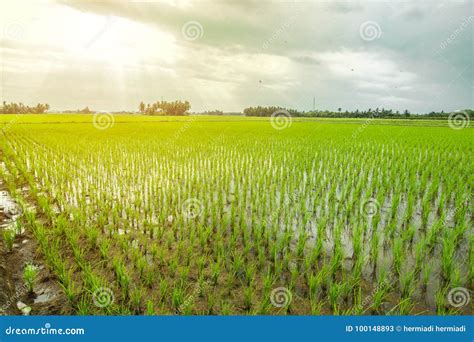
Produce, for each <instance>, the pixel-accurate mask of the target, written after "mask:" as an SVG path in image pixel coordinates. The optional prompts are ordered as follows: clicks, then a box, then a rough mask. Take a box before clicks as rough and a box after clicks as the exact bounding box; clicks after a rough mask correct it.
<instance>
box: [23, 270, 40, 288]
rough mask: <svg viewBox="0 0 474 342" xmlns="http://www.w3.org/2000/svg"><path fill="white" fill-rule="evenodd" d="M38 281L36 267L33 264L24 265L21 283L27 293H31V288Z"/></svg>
mask: <svg viewBox="0 0 474 342" xmlns="http://www.w3.org/2000/svg"><path fill="white" fill-rule="evenodd" d="M37 279H38V267H37V266H35V265H33V264H26V266H25V268H24V269H23V281H24V282H25V285H26V288H27V289H28V292H29V293H33V288H34V286H35V285H36V281H37Z"/></svg>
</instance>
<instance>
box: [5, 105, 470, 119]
mask: <svg viewBox="0 0 474 342" xmlns="http://www.w3.org/2000/svg"><path fill="white" fill-rule="evenodd" d="M49 108H50V107H49V104H41V103H38V104H37V105H36V106H34V107H30V106H25V105H24V104H23V103H13V102H12V103H6V102H5V101H3V106H2V107H0V113H3V114H42V113H44V112H46V111H48V110H49ZM190 109H191V104H190V103H189V102H188V101H169V102H168V101H158V102H155V103H149V104H145V103H144V102H143V101H142V102H140V105H139V106H138V111H139V113H141V114H143V115H170V116H184V115H189V114H190V113H189V110H190ZM462 112H463V113H465V114H466V115H467V116H468V117H469V118H471V119H474V110H472V109H465V110H462ZM57 113H78V114H92V113H95V111H94V110H91V109H89V107H88V106H86V107H84V108H83V109H76V110H65V111H62V112H59V111H58V112H57ZM114 113H122V114H127V113H129V112H127V111H120V112H114ZM242 114H243V115H244V116H256V117H271V116H272V115H273V116H274V115H282V114H283V115H287V116H292V117H307V118H385V119H410V118H412V119H447V118H448V117H449V115H450V114H451V112H444V111H440V112H430V113H426V114H424V113H421V114H420V113H410V111H408V110H404V111H403V112H400V111H398V110H397V111H394V110H392V109H385V108H381V109H380V108H375V109H372V108H369V109H368V110H355V111H348V110H344V111H343V110H342V108H338V110H337V111H330V110H312V111H298V110H295V109H291V108H284V107H279V106H257V107H247V108H245V109H244V110H243V111H242V113H227V112H226V113H224V112H223V111H222V110H218V109H216V110H208V111H204V112H199V113H194V114H193V115H216V116H220V115H242Z"/></svg>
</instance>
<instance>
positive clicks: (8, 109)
mask: <svg viewBox="0 0 474 342" xmlns="http://www.w3.org/2000/svg"><path fill="white" fill-rule="evenodd" d="M47 110H49V104H47V103H45V104H42V103H38V104H37V105H36V106H34V107H30V106H25V105H24V104H23V103H21V102H20V103H15V102H11V103H7V102H6V101H3V104H2V107H1V108H0V113H3V114H42V113H44V112H46V111H47Z"/></svg>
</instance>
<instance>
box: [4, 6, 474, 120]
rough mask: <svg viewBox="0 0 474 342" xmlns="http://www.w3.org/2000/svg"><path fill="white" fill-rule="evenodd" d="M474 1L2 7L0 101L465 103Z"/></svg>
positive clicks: (76, 104) (214, 105)
mask: <svg viewBox="0 0 474 342" xmlns="http://www.w3.org/2000/svg"><path fill="white" fill-rule="evenodd" d="M473 6H474V2H472V1H469V0H466V1H463V0H447V1H443V0H437V1H434V0H433V1H417V0H412V1H407V0H405V1H377V0H373V1H281V0H275V1H258V0H256V1H250V0H246V1H244V0H242V1H238V0H234V1H230V0H228V1H225V0H213V1H204V0H202V1H200V0H194V1H193V0H183V1H178V0H175V1H174V0H161V1H145V0H143V1H132V0H129V1H120V0H113V1H112V0H110V1H106V0H102V1H94V0H87V1H84V0H76V1H67V0H28V1H24V0H17V1H1V2H0V28H2V32H1V34H2V35H1V36H0V39H1V40H0V58H1V62H0V65H1V80H0V81H1V83H0V88H1V89H0V98H1V100H2V101H3V100H5V101H7V102H23V103H24V104H36V103H38V102H41V103H49V104H50V106H51V108H52V109H57V110H66V109H79V108H84V107H85V106H89V107H90V108H91V109H93V110H97V111H119V110H127V111H128V110H137V109H138V104H139V103H140V101H144V102H145V103H151V102H156V101H158V100H162V99H163V100H188V101H190V103H191V111H195V112H200V111H205V110H215V109H220V110H223V111H229V112H239V111H242V110H243V109H244V108H246V107H249V106H257V105H262V106H266V105H274V106H282V107H286V108H293V109H297V110H305V111H308V110H312V109H313V108H314V109H317V110H326V109H327V110H337V109H338V108H342V110H355V109H359V110H365V109H368V108H376V107H379V108H391V109H393V110H399V111H403V110H405V109H408V110H409V111H410V112H412V113H427V112H430V111H441V110H444V111H445V112H451V111H455V110H460V109H467V108H474V105H473V98H474V96H473V95H474V93H473V84H474V83H473V64H474V62H473V61H474V58H473V51H474V50H473V48H474V46H473V32H474V30H473V28H474V26H473V25H474V11H473Z"/></svg>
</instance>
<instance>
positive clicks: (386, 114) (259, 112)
mask: <svg viewBox="0 0 474 342" xmlns="http://www.w3.org/2000/svg"><path fill="white" fill-rule="evenodd" d="M243 112H244V115H245V116H263V117H269V116H272V115H273V114H274V113H275V114H277V113H282V112H283V113H285V112H286V114H287V115H289V116H294V117H310V118H313V117H322V118H387V119H406V118H417V119H420V118H426V119H437V118H439V119H447V118H448V116H449V114H450V113H449V112H448V113H445V112H444V111H441V112H430V113H428V114H412V113H410V112H409V111H408V110H405V111H404V112H403V113H400V112H399V111H393V110H392V109H385V108H382V109H379V108H375V109H371V108H369V109H368V110H366V111H359V110H356V111H347V110H346V111H342V109H341V108H339V109H338V111H337V112H334V111H329V110H324V111H322V110H315V111H308V112H305V111H301V112H300V111H297V110H294V109H287V108H282V107H274V106H270V107H261V106H258V107H248V108H245V109H244V111H243ZM464 112H465V113H466V114H467V115H468V116H469V117H471V118H473V117H474V111H473V110H471V109H466V110H464Z"/></svg>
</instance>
